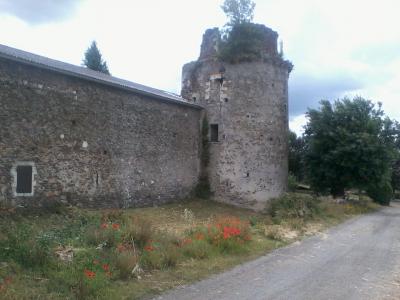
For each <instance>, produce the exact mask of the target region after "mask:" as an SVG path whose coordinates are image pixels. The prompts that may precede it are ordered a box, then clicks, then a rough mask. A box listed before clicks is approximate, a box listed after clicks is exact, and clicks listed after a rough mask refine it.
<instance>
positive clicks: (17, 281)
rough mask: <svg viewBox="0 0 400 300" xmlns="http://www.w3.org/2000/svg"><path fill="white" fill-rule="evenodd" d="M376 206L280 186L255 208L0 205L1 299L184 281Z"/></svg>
mask: <svg viewBox="0 0 400 300" xmlns="http://www.w3.org/2000/svg"><path fill="white" fill-rule="evenodd" d="M376 208H377V206H376V205H374V204H372V203H371V202H370V201H368V200H360V201H351V202H348V203H345V204H337V203H335V202H334V201H332V200H329V199H320V198H318V199H317V198H313V197H311V196H309V195H304V194H289V195H287V196H285V197H283V198H282V199H280V200H279V201H273V202H272V204H271V206H270V207H269V209H268V211H267V212H265V213H256V212H253V211H249V210H244V209H238V208H234V207H231V206H227V205H223V204H218V203H215V202H205V201H203V200H196V201H195V200H193V201H187V202H181V203H179V204H171V205H166V206H163V207H156V208H143V209H132V210H124V211H122V210H82V209H77V208H64V207H58V206H55V207H52V208H49V209H48V210H47V211H46V212H44V211H40V212H32V211H29V212H21V211H13V210H6V209H3V210H2V211H0V298H1V299H71V298H72V299H74V298H75V299H137V298H141V297H144V296H148V295H151V294H157V293H160V292H162V291H165V290H167V289H169V288H172V287H176V286H179V285H182V284H186V283H189V282H193V281H195V280H198V279H201V278H204V277H207V276H209V275H210V274H213V273H218V272H221V271H223V270H226V269H228V268H231V267H232V266H234V265H237V264H239V263H242V262H245V261H248V260H251V259H253V258H255V257H258V256H260V255H262V254H265V253H267V252H269V251H271V250H273V249H276V248H278V247H282V246H284V245H286V244H288V243H290V242H293V241H295V240H298V239H301V238H303V237H304V236H307V235H311V234H315V233H317V232H318V231H321V230H323V229H325V228H326V227H328V226H331V225H333V224H337V223H339V222H341V221H343V220H345V219H347V218H349V217H351V216H354V215H357V214H361V213H366V212H369V211H371V210H373V209H376Z"/></svg>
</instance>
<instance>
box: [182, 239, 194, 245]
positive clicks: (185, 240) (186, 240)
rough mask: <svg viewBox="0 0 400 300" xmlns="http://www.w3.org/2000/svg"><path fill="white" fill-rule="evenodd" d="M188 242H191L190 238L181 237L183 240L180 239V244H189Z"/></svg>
mask: <svg viewBox="0 0 400 300" xmlns="http://www.w3.org/2000/svg"><path fill="white" fill-rule="evenodd" d="M190 243H192V239H190V238H187V239H183V241H182V246H185V245H188V244H190Z"/></svg>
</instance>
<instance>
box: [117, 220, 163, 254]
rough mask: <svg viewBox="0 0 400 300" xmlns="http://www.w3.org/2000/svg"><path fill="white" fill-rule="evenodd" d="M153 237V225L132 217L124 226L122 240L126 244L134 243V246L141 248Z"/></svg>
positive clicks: (147, 221)
mask: <svg viewBox="0 0 400 300" xmlns="http://www.w3.org/2000/svg"><path fill="white" fill-rule="evenodd" d="M154 236H155V230H154V227H153V224H152V223H151V222H150V221H149V220H148V219H144V218H139V217H132V218H131V220H130V221H128V222H127V223H126V225H125V228H124V231H123V234H122V239H123V240H124V241H125V242H128V243H132V242H134V243H135V245H136V246H138V247H139V248H143V247H144V246H145V245H146V244H147V243H148V242H149V241H150V240H152V239H154Z"/></svg>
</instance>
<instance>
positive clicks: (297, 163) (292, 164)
mask: <svg viewBox="0 0 400 300" xmlns="http://www.w3.org/2000/svg"><path fill="white" fill-rule="evenodd" d="M305 146H306V144H305V141H304V138H303V137H301V136H300V137H298V136H297V135H296V133H294V132H293V131H289V173H290V174H292V175H293V176H294V177H295V178H296V180H297V181H303V180H304V175H305V167H304V155H305Z"/></svg>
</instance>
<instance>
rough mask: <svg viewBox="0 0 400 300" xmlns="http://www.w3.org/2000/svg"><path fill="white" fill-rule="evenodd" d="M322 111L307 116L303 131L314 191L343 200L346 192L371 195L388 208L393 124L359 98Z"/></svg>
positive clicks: (393, 153) (326, 106) (393, 155)
mask: <svg viewBox="0 0 400 300" xmlns="http://www.w3.org/2000/svg"><path fill="white" fill-rule="evenodd" d="M320 105H321V107H320V108H319V109H318V110H317V109H310V110H309V111H308V112H307V117H308V118H309V122H308V124H307V125H306V130H305V139H306V144H307V151H306V164H307V167H308V179H309V180H310V182H311V185H312V186H313V188H314V189H315V190H317V191H320V192H330V193H331V194H332V195H334V196H343V195H344V190H345V189H348V188H358V189H363V190H367V191H368V190H370V191H371V195H372V194H373V198H375V199H374V200H376V201H378V202H380V200H379V199H383V198H385V200H384V201H386V202H387V199H386V198H387V197H386V196H387V195H388V194H389V193H390V191H389V190H390V189H391V187H390V179H391V166H392V163H393V161H394V160H395V158H396V154H397V151H396V135H398V133H397V129H396V124H395V123H394V122H392V121H391V120H390V119H389V118H387V117H385V115H384V112H383V110H382V109H381V104H378V106H377V107H376V106H375V104H373V103H372V102H371V101H369V100H365V99H363V98H361V97H356V98H354V99H353V100H350V99H348V98H344V99H342V100H338V101H335V102H334V104H331V103H330V102H329V101H321V102H320ZM389 187H390V188H389ZM379 192H382V195H383V196H382V197H381V196H379ZM377 195H378V196H377ZM384 201H383V200H382V201H381V202H384Z"/></svg>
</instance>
